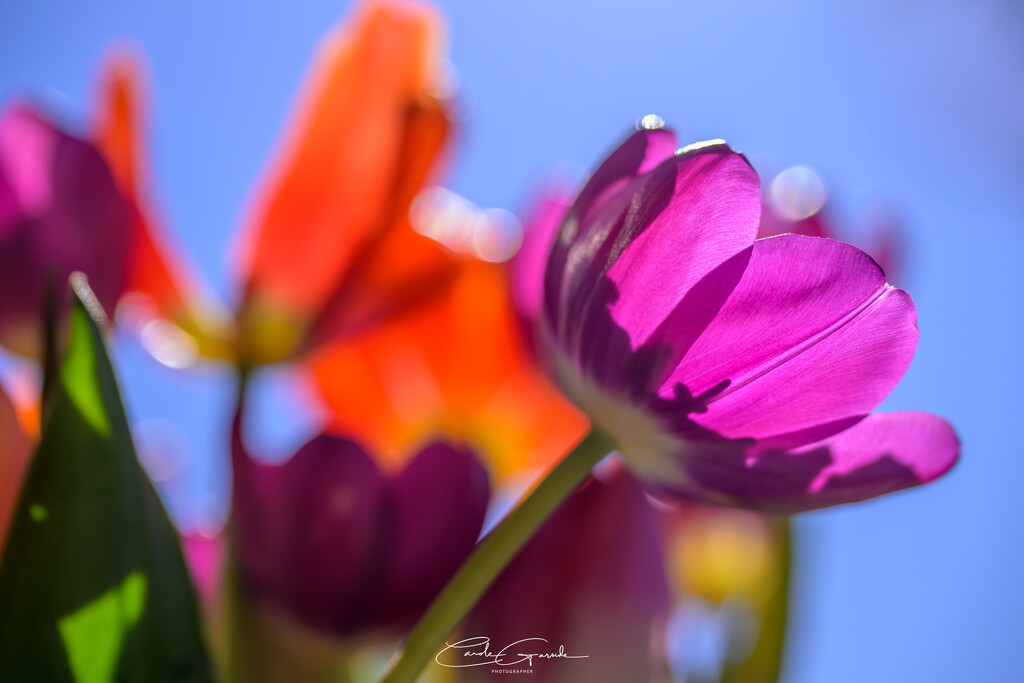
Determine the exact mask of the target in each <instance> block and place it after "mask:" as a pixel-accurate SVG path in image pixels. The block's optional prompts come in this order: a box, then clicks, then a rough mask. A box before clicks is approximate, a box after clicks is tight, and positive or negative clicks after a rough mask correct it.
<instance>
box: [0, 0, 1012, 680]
mask: <svg viewBox="0 0 1024 683" xmlns="http://www.w3.org/2000/svg"><path fill="white" fill-rule="evenodd" d="M349 9H350V8H349V7H348V5H347V3H339V2H337V1H331V2H307V3H303V4H301V5H298V4H288V5H285V4H284V3H273V4H272V3H253V2H250V3H208V2H206V3H200V2H193V1H186V2H177V3H127V2H125V3H111V2H90V3H73V2H63V3H61V2H53V1H52V0H40V1H37V2H33V3H14V2H5V3H4V4H3V6H2V7H0V96H2V97H3V98H4V99H5V100H7V99H9V98H10V97H11V96H12V94H14V93H24V92H29V93H32V94H33V95H34V96H35V97H36V98H37V99H38V100H41V101H42V102H44V103H45V104H46V105H48V106H49V107H50V108H51V109H52V110H54V111H55V112H58V113H59V114H61V115H62V116H64V117H65V119H66V121H67V122H68V123H69V124H70V125H71V126H72V127H74V125H75V124H76V122H77V123H78V124H79V125H81V124H84V123H85V122H86V121H89V120H90V115H91V111H92V108H93V102H94V98H95V91H96V81H97V78H98V74H99V69H100V65H101V64H102V62H103V58H104V56H105V55H107V54H109V50H110V48H111V47H112V46H115V45H118V44H127V45H129V46H132V47H133V48H134V49H135V50H136V51H137V52H138V53H140V54H141V55H143V56H144V61H145V63H146V65H147V67H148V69H147V70H148V75H149V93H148V103H149V121H150V129H149V143H150V149H151V163H152V172H153V179H154V182H155V185H156V190H157V197H156V198H157V200H158V203H159V205H160V208H161V209H162V211H163V216H164V219H165V222H166V224H167V226H168V228H169V229H170V230H171V232H172V233H173V235H174V237H175V238H176V239H177V240H178V241H179V242H180V243H181V244H182V245H184V247H185V248H186V249H187V251H188V252H189V253H190V254H191V256H192V258H193V260H194V262H195V263H196V264H197V265H198V267H199V268H201V270H202V271H203V272H204V274H205V276H206V277H207V278H208V279H209V281H210V283H211V284H212V286H213V288H214V290H215V291H216V292H217V293H218V294H219V295H220V296H221V297H222V298H223V299H224V300H225V301H231V300H232V299H233V297H234V296H235V295H236V294H237V293H236V292H232V291H229V287H231V284H230V283H232V282H233V281H234V280H233V278H232V277H231V272H232V271H231V267H232V264H231V263H230V260H229V257H228V254H230V253H231V250H232V248H233V246H234V244H235V240H236V238H237V228H238V226H239V225H240V221H241V218H242V216H241V212H242V211H243V209H244V207H246V206H248V203H249V200H250V199H251V195H252V192H253V189H254V182H255V181H256V179H257V178H258V177H260V174H261V173H262V172H263V170H264V169H265V166H266V163H267V160H268V157H269V154H270V152H271V150H272V149H274V147H275V145H276V143H277V141H278V138H279V135H280V133H281V130H282V126H283V125H284V122H285V120H286V115H287V113H288V112H289V111H290V108H291V106H292V102H293V99H294V96H295V94H296V92H297V90H298V88H299V86H300V83H301V79H302V77H303V74H304V73H305V69H306V67H307V64H308V62H309V60H310V58H311V55H312V54H313V51H314V49H315V47H316V45H317V43H318V41H319V39H320V38H321V36H323V35H324V33H325V32H326V30H327V28H328V27H329V26H331V25H333V24H334V23H335V22H336V21H337V20H338V19H339V17H341V16H343V15H347V13H348V11H349ZM444 10H445V13H446V15H447V18H448V21H449V41H450V56H451V60H452V63H453V65H454V68H455V72H456V73H457V78H458V84H459V100H460V103H461V104H460V106H461V111H462V116H463V118H464V121H462V123H461V124H460V129H459V130H458V132H457V138H458V140H457V146H456V150H455V153H454V154H453V155H452V156H451V158H450V160H449V164H448V167H449V169H450V173H449V174H448V176H447V177H446V178H445V179H444V180H445V182H446V184H447V185H448V186H449V187H451V188H452V189H454V190H455V191H457V192H459V193H461V194H462V195H464V196H466V197H468V198H470V199H471V200H473V201H474V202H476V203H477V204H479V205H481V206H491V207H501V208H505V209H509V210H512V211H517V212H518V211H522V210H523V209H524V208H525V207H526V206H527V204H528V201H529V198H530V197H531V196H532V193H533V192H534V191H535V190H536V189H537V188H538V187H539V185H540V183H542V182H543V181H544V180H545V178H550V177H551V174H552V172H558V173H562V174H565V173H568V174H569V175H570V176H571V175H573V174H575V175H576V176H577V177H578V176H579V175H580V174H582V172H583V169H586V168H590V167H592V166H593V164H594V163H595V162H597V161H598V160H600V159H601V158H602V157H603V155H604V154H605V153H606V152H607V151H608V150H609V148H610V147H611V146H612V145H613V144H614V143H616V142H617V140H618V139H619V138H620V137H621V136H622V135H624V134H625V133H626V131H627V130H628V129H629V128H630V127H631V126H632V125H633V122H634V121H635V120H636V119H638V118H639V117H641V116H643V115H645V114H648V113H657V114H659V115H660V116H662V117H664V118H665V119H666V120H667V121H668V122H669V124H670V125H672V126H673V127H674V128H675V129H676V130H677V132H678V133H679V136H680V138H681V139H682V141H683V142H690V141H696V140H702V139H707V138H715V137H723V138H725V139H727V140H728V141H729V142H730V143H731V144H732V145H733V146H734V147H736V148H738V149H740V150H743V151H744V152H746V153H747V154H748V155H749V156H750V158H751V159H752V161H753V162H754V163H755V165H756V166H757V167H758V169H759V170H760V171H761V172H762V175H763V178H764V180H765V182H767V181H768V180H769V179H770V178H771V176H772V175H773V174H774V173H775V172H778V171H780V170H782V169H784V168H786V167H788V166H792V165H795V164H805V165H809V166H811V167H813V168H815V169H817V170H818V171H819V172H820V173H821V175H822V177H824V179H825V182H826V184H827V189H828V192H829V205H830V207H831V209H832V210H833V211H834V213H835V215H836V216H837V217H838V218H839V219H840V223H841V224H842V225H843V227H844V229H847V230H849V231H850V232H849V233H848V234H847V236H848V237H849V238H850V239H852V240H855V239H856V238H857V234H856V231H857V229H858V226H862V225H865V224H867V223H869V222H870V221H871V218H872V216H874V215H877V212H878V211H879V207H882V210H883V211H884V212H885V213H886V215H896V216H898V217H899V218H900V220H901V221H902V230H903V233H902V234H903V240H904V259H905V260H904V267H903V268H902V272H901V273H900V276H899V280H898V282H899V284H900V285H901V286H903V287H905V288H906V289H908V290H909V291H910V292H911V293H912V294H913V296H914V300H915V301H916V303H917V307H918V313H919V321H920V327H921V331H922V334H921V341H920V345H919V347H918V352H917V356H916V358H915V360H914V363H913V366H912V367H911V369H910V371H909V372H908V373H907V376H906V378H905V379H904V381H903V383H902V384H901V385H900V387H899V388H898V389H897V390H896V391H895V392H894V393H893V394H892V396H891V397H890V398H889V399H888V401H887V402H886V404H885V405H884V406H883V408H886V409H893V410H894V409H920V410H927V411H931V412H935V413H938V414H940V415H943V416H945V417H947V418H949V419H950V420H951V421H952V422H953V423H954V425H956V427H957V429H958V431H959V433H960V435H961V437H962V440H963V444H964V448H963V457H962V461H961V463H960V465H959V466H958V467H957V468H956V469H955V470H954V472H952V473H951V474H950V475H949V476H948V477H946V478H945V479H943V480H940V481H939V482H936V483H935V484H933V485H930V486H927V487H924V488H922V489H920V490H915V491H911V492H906V493H900V494H896V495H893V496H891V497H886V498H883V499H880V500H876V501H872V502H869V503H864V504H860V505H855V506H847V507H843V508H840V509H835V510H830V511H825V512H818V513H811V514H807V515H805V516H803V517H801V518H800V519H799V520H798V527H797V528H798V533H799V534H800V541H801V545H800V556H799V557H798V563H797V567H796V579H795V580H796V591H797V593H796V596H797V597H796V600H797V602H796V604H795V607H794V609H795V613H794V617H793V627H792V628H793V630H792V632H791V634H790V636H791V638H792V643H791V646H792V647H791V653H792V656H791V658H790V660H789V667H788V676H787V679H788V680H789V681H791V682H792V683H818V682H820V681H829V682H830V683H845V682H850V683H862V682H863V681H901V682H902V681H929V682H931V683H939V682H943V681H949V682H953V681H956V682H960V681H965V680H967V681H1009V680H1016V679H1017V678H1018V677H1024V649H1022V648H1021V647H1020V645H1019V639H1020V637H1021V635H1022V634H1024V583H1022V582H1021V580H1020V577H1021V576H1022V575H1024V542H1022V534H1021V531H1020V520H1021V519H1024V495H1022V494H1021V490H1020V488H1021V485H1022V481H1024V459H1022V458H1020V457H1019V453H1018V450H1019V448H1018V446H1017V445H1016V444H1017V443H1018V441H1019V437H1018V435H1017V430H1018V429H1019V427H1020V425H1021V417H1020V416H1021V409H1022V407H1024V405H1022V400H1021V397H1020V393H1019V387H1020V386H1021V385H1024V361H1022V356H1021V353H1020V349H1021V348H1022V347H1024V323H1022V316H1021V306H1020V295H1021V292H1024V268H1022V267H1021V265H1020V263H1019V260H1020V258H1021V255H1022V254H1024V4H1022V3H1019V2H1006V3H1000V2H965V3H945V2H944V3H924V2H870V3H869V2H859V3H837V4H832V3H828V4H826V3H810V2H808V3H793V2H774V3H770V4H765V3H735V2H717V3H675V2H668V1H665V2H654V1H649V2H645V3H641V4H637V3H623V2H606V1H602V0H594V1H592V2H588V3H585V4H584V3H570V2H551V1H550V0H545V1H543V2H541V1H525V0H524V1H521V2H515V3H512V2H507V3H480V2H469V1H467V2H447V3H444ZM115 353H116V354H117V355H116V360H117V363H118V366H119V370H120V372H121V376H122V378H123V381H124V384H125V387H124V390H125V392H126V394H127V401H128V405H129V412H130V416H131V417H132V419H133V420H134V421H135V422H136V423H138V431H137V435H138V437H139V439H140V440H141V442H142V444H143V448H144V449H146V444H150V447H149V448H148V450H149V451H150V456H149V458H150V461H151V462H150V466H151V472H154V474H156V475H157V476H159V477H162V478H164V479H166V484H165V485H164V487H163V490H164V492H165V495H166V497H167V500H168V501H169V504H170V506H171V509H172V513H173V515H174V516H175V518H176V519H177V520H178V521H179V523H181V524H182V525H183V526H185V527H190V528H196V527H200V528H201V527H203V526H204V525H206V526H208V525H211V524H215V523H216V522H217V519H218V516H219V515H223V492H224V490H225V487H226V476H227V471H226V469H227V468H226V463H225V462H224V459H223V458H220V457H218V454H219V453H221V452H222V451H223V448H224V445H225V443H226V433H225V430H226V417H227V411H229V410H230V396H231V392H232V391H233V388H232V385H231V382H229V381H227V374H226V373H223V374H222V373H220V372H219V371H217V370H215V369H209V368H202V369H198V370H194V371H191V372H188V373H185V374H182V373H176V372H172V371H170V370H168V369H166V368H163V367H162V366H160V365H159V364H157V363H156V362H155V361H153V360H152V359H151V358H150V357H149V356H148V355H147V354H146V353H145V352H144V351H143V350H142V348H141V347H140V346H139V344H138V343H137V342H136V341H133V340H130V339H126V338H125V339H122V340H121V341H119V342H118V348H117V349H116V351H115ZM271 381H277V382H285V383H286V382H287V381H288V378H287V377H284V378H277V379H272V380H271ZM282 403H283V404H284V405H282ZM262 410H263V412H264V414H265V416H266V419H265V420H264V422H265V423H266V424H268V425H271V426H274V425H277V426H279V427H281V429H276V430H272V431H273V433H274V435H275V436H274V438H277V439H280V440H281V441H282V442H283V441H288V440H289V439H290V440H294V439H296V438H298V433H299V432H301V431H302V428H303V427H304V426H307V425H308V424H309V422H310V418H309V416H308V415H303V414H301V413H299V412H297V411H295V410H291V411H289V406H288V404H287V402H281V401H279V402H278V404H275V405H268V406H264V407H263V408H262ZM268 438H269V437H268Z"/></svg>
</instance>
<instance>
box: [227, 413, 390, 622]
mask: <svg viewBox="0 0 1024 683" xmlns="http://www.w3.org/2000/svg"><path fill="white" fill-rule="evenodd" d="M240 421H241V420H240V418H236V420H235V429H234V437H233V443H234V446H233V452H232V465H233V470H234V475H235V486H234V523H235V525H236V533H237V540H238V547H239V554H240V557H241V561H242V564H243V566H244V567H245V578H246V580H247V582H248V584H247V585H248V588H249V590H251V591H253V593H255V594H256V595H257V596H259V597H260V598H262V599H265V600H270V601H272V602H274V603H276V606H277V607H278V608H279V609H282V610H284V611H286V612H288V613H289V614H291V615H292V616H293V617H294V618H297V619H299V620H301V621H302V622H304V623H306V624H308V625H310V626H313V627H316V628H319V629H322V630H326V631H329V632H333V633H338V634H345V633H349V632H351V631H353V630H355V629H357V628H359V627H361V626H363V625H364V623H365V620H366V618H367V614H368V612H369V611H370V610H371V608H372V605H370V604H368V595H367V594H366V593H365V591H363V590H362V587H363V586H364V585H365V582H366V581H367V580H368V579H369V578H372V577H373V576H374V574H375V572H376V571H377V568H378V566H379V561H380V555H381V553H382V552H383V548H382V546H381V543H382V542H383V541H384V539H383V538H382V536H381V533H380V532H381V527H380V520H381V519H382V512H383V506H384V505H386V480H385V479H384V477H383V475H381V473H380V471H379V470H378V469H377V467H376V465H374V463H373V461H372V460H371V459H370V457H369V456H368V455H367V454H366V452H365V451H364V450H363V449H362V448H361V447H360V446H359V445H358V444H356V443H354V442H352V441H347V440H344V439H338V438H335V437H331V436H318V437H316V438H315V439H313V440H312V441H310V442H309V443H307V444H306V445H305V446H303V447H302V448H301V449H299V451H298V452H297V453H296V454H295V455H294V456H293V457H292V458H291V459H290V460H288V461H286V462H285V463H283V464H281V465H265V464H262V463H258V462H256V461H254V460H252V458H251V457H250V456H249V455H248V454H247V453H246V452H245V451H244V448H243V445H242V439H241V433H240V432H241V429H240Z"/></svg>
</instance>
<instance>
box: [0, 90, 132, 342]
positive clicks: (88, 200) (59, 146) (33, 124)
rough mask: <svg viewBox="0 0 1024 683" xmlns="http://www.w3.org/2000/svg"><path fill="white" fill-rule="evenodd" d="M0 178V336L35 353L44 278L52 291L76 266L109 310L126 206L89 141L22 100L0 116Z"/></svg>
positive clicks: (123, 269)
mask: <svg viewBox="0 0 1024 683" xmlns="http://www.w3.org/2000/svg"><path fill="white" fill-rule="evenodd" d="M0 177H3V178H4V180H3V181H0V186H6V189H4V190H3V191H0V194H3V195H6V196H7V199H4V200H2V201H3V205H4V208H3V209H2V211H3V213H4V214H6V215H7V222H6V223H5V224H3V225H0V292H2V293H5V297H4V299H3V302H2V304H0V340H2V341H3V343H4V344H5V345H6V346H8V348H11V349H12V350H14V351H16V352H17V353H21V354H23V355H27V356H37V355H38V354H39V353H40V351H41V349H42V342H41V340H40V336H41V331H42V323H41V321H40V319H39V318H40V315H41V312H42V310H43V296H44V295H43V292H44V288H45V286H46V285H45V279H46V277H52V278H53V287H54V291H56V292H60V291H62V288H63V285H64V283H65V282H66V281H67V278H68V276H69V275H70V274H71V273H72V272H73V271H75V270H81V271H82V272H84V273H85V274H86V275H88V277H89V284H90V286H91V287H92V289H93V291H94V292H95V294H96V296H97V297H98V298H99V300H100V303H102V304H103V306H104V307H105V308H107V310H113V307H114V306H115V305H116V303H117V299H118V297H119V296H120V295H121V293H122V291H123V290H124V286H125V282H126V279H127V269H128V253H129V252H128V244H129V242H130V238H131V220H132V219H131V208H130V204H129V203H128V202H127V200H126V199H125V198H124V197H123V196H122V194H121V193H120V191H119V190H118V188H117V186H116V184H115V183H114V180H113V178H112V176H111V173H110V169H109V167H108V166H107V164H106V162H105V161H104V159H103V157H102V156H101V155H100V154H99V152H98V151H97V150H96V149H95V148H94V147H92V146H91V145H90V144H88V143H87V142H85V141H83V140H79V139H77V138H74V137H72V136H70V135H67V134H66V133H64V132H62V131H61V130H60V129H58V128H56V127H55V126H53V125H52V124H51V123H49V122H48V121H47V120H45V119H44V118H43V117H42V116H41V115H39V114H38V113H36V112H34V111H33V110H31V109H30V108H28V107H25V106H14V107H10V108H8V109H7V110H6V111H5V112H4V113H3V116H2V118H0ZM13 207H17V208H16V209H14V210H12V209H13ZM62 303H63V304H65V305H66V302H63V301H62Z"/></svg>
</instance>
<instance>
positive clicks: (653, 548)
mask: <svg viewBox="0 0 1024 683" xmlns="http://www.w3.org/2000/svg"><path fill="white" fill-rule="evenodd" d="M668 605H669V590H668V585H667V582H666V579H665V573H664V562H663V558H662V555H661V548H660V544H659V538H658V532H657V530H656V524H655V518H654V511H653V508H652V507H651V505H650V503H649V502H648V500H647V498H646V497H645V496H644V493H643V490H642V489H641V488H640V486H639V485H638V484H637V483H636V482H635V480H633V479H632V478H631V477H629V476H628V475H627V474H626V473H625V472H622V471H620V472H617V473H615V474H613V475H612V477H611V479H610V480H609V481H608V482H607V483H605V482H601V481H598V480H592V481H590V482H589V483H588V484H586V485H585V486H584V487H583V488H582V489H581V490H580V491H578V492H577V493H576V494H574V495H573V496H572V497H571V498H569V499H568V500H567V501H566V502H565V503H564V504H563V505H562V507H560V508H559V509H558V510H557V511H556V512H555V513H554V514H553V515H552V517H551V518H550V519H549V520H548V521H547V522H546V523H545V524H544V526H542V527H541V529H540V530H539V531H538V532H537V534H536V535H535V536H534V537H533V539H531V541H530V542H529V543H528V544H527V545H526V547H525V548H524V549H523V550H522V551H521V552H520V553H519V555H518V556H517V557H516V558H515V559H514V560H513V561H512V562H511V564H509V565H508V567H506V568H505V570H504V571H503V572H502V574H501V575H500V576H499V577H498V580H497V581H496V582H495V583H494V585H493V586H492V587H491V589H490V590H489V591H488V592H487V594H486V595H485V596H484V597H483V599H482V600H481V601H480V603H479V604H478V605H477V607H476V608H475V609H474V610H473V612H471V613H470V616H469V618H468V620H467V623H466V626H465V628H464V629H463V631H462V633H463V637H464V638H470V637H487V638H490V647H489V650H490V651H491V652H499V651H500V650H501V649H502V648H504V647H505V646H507V645H510V644H512V643H515V642H516V641H520V640H523V639H528V638H543V639H545V640H546V641H547V642H541V641H539V640H534V641H528V642H524V643H521V644H519V645H518V646H513V647H512V648H510V649H509V652H511V653H523V652H537V653H547V652H557V651H558V649H559V646H564V651H565V654H567V655H571V656H580V657H586V658H585V659H557V658H556V659H536V658H535V659H534V660H533V662H532V666H530V667H528V668H531V669H533V674H532V675H531V679H535V680H538V681H543V682H544V683H553V682H555V681H558V682H566V683H568V682H570V681H593V682H594V683H602V682H608V683H621V682H622V681H647V680H651V679H652V676H653V674H654V672H655V671H656V664H655V661H656V659H657V657H658V655H659V654H660V649H659V648H660V642H659V640H658V634H659V633H660V627H661V626H662V620H663V619H664V617H665V616H666V614H667V611H668ZM476 649H477V650H479V648H476ZM448 654H453V657H452V659H455V660H461V659H462V658H461V657H459V656H458V655H459V654H461V653H459V652H455V653H448ZM441 656H442V657H443V656H444V654H442V655H441ZM517 659H518V657H516V656H515V655H514V654H512V655H511V656H509V657H506V661H509V662H514V661H516V660H517ZM474 661H483V660H482V659H481V658H475V659H474ZM459 663H462V662H461V661H460V662H459ZM494 668H496V667H494V666H491V665H488V666H481V667H475V668H470V669H463V670H462V671H463V673H466V674H468V675H469V676H468V680H470V681H489V680H492V678H493V676H492V675H491V670H492V669H494ZM509 668H527V667H526V665H525V663H524V664H522V665H520V666H519V667H509Z"/></svg>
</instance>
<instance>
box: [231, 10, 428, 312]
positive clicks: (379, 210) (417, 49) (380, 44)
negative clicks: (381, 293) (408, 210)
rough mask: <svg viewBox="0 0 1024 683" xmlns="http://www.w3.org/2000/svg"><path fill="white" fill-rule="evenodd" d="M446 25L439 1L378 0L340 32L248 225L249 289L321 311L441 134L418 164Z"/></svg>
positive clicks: (273, 301) (289, 305)
mask: <svg viewBox="0 0 1024 683" xmlns="http://www.w3.org/2000/svg"><path fill="white" fill-rule="evenodd" d="M436 34H437V19H436V17H435V16H434V14H433V12H432V10H430V9H429V8H426V7H421V6H412V5H409V6H405V5H403V6H401V7H399V6H397V5H395V4H384V3H371V4H368V5H366V6H365V7H363V8H362V10H361V11H360V12H359V14H358V16H357V17H356V19H355V21H354V22H353V25H352V29H351V30H350V31H349V30H343V29H339V30H337V31H336V32H335V33H334V34H333V35H331V36H330V37H329V38H328V40H327V42H326V44H325V45H324V46H323V47H322V48H321V50H320V52H319V55H318V57H317V62H316V65H315V67H314V70H313V77H312V80H311V82H310V83H309V84H308V85H307V87H306V88H305V90H304V94H303V96H302V98H301V101H300V106H299V110H298V113H297V115H296V116H295V120H294V121H295V122H294V123H293V124H292V125H291V126H289V131H290V133H289V136H288V138H287V140H286V142H285V145H284V147H283V150H282V152H281V153H280V155H279V157H278V160H277V161H276V162H275V164H274V165H273V170H272V172H271V174H270V176H269V178H268V180H267V182H266V183H265V185H264V186H263V188H262V190H261V191H260V193H259V194H258V197H259V200H258V202H257V206H256V208H255V212H254V215H253V218H252V220H251V221H249V223H248V224H247V232H246V235H245V241H244V245H243V246H244V251H243V259H244V263H243V267H244V271H245V272H246V273H247V278H248V285H247V288H248V295H249V296H253V295H255V296H258V297H259V298H260V299H261V300H262V301H263V302H264V303H265V304H266V305H269V306H270V307H272V308H282V309H284V310H286V311H289V312H291V313H294V314H298V315H300V316H306V317H312V316H315V315H316V314H317V313H318V311H320V310H321V308H322V307H323V305H324V303H325V302H326V301H327V300H328V299H329V298H330V297H331V293H332V291H333V290H334V289H335V288H336V287H337V286H338V283H339V279H340V278H341V276H342V275H343V274H344V273H345V272H346V271H347V270H348V269H349V268H350V267H351V266H352V264H353V262H354V260H355V258H356V257H357V256H358V255H359V254H360V253H361V249H363V247H364V245H366V244H367V243H368V242H370V241H373V240H374V239H375V235H376V234H377V233H379V232H380V231H382V230H384V229H386V228H387V227H388V226H387V223H390V222H391V221H390V220H386V219H389V218H390V217H392V216H394V215H395V214H394V211H395V208H396V207H395V206H394V203H395V196H396V191H397V192H398V193H399V194H403V193H407V192H408V190H407V189H406V187H405V185H407V184H409V183H412V181H413V180H416V181H417V182H416V183H415V184H417V185H418V184H419V182H422V178H419V179H418V180H417V178H416V176H417V175H422V173H420V171H421V170H423V169H425V168H427V167H429V161H430V160H431V159H432V158H433V155H434V154H436V151H437V150H436V147H437V146H439V145H436V146H435V147H434V148H433V149H431V150H430V151H429V153H428V154H426V157H427V158H425V159H417V160H416V167H415V168H413V169H409V168H407V166H408V164H409V159H407V158H403V154H404V152H405V150H404V149H403V146H405V147H407V146H408V144H409V143H408V141H407V140H408V136H409V135H411V134H412V133H409V132H407V131H408V130H409V129H411V128H415V127H416V126H418V125H420V124H419V123H418V121H416V120H415V119H416V117H410V116H409V110H410V106H412V105H413V104H414V103H416V102H419V101H422V99H423V98H424V97H425V95H424V87H425V86H426V85H427V79H428V78H430V77H431V75H432V74H433V73H434V71H435V68H436V64H435V63H434V62H433V61H432V55H433V53H434V44H435V42H436V40H437V39H436ZM442 137H443V133H442ZM423 172H425V171H423ZM403 174H409V175H408V177H405V176H403ZM382 219H385V221H386V222H385V223H384V224H382Z"/></svg>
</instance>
